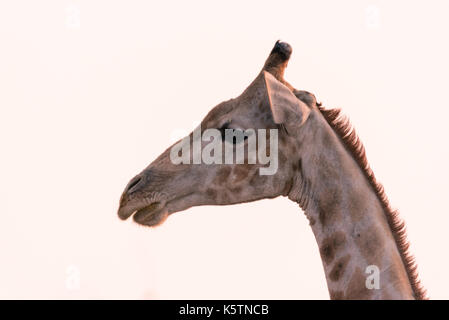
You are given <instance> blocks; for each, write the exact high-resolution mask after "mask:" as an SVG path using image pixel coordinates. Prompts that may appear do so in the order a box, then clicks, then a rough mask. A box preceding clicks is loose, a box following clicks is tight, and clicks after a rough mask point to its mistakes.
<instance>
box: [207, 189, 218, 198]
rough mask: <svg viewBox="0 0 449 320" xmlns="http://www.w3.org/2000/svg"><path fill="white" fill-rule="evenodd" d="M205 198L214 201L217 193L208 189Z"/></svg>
mask: <svg viewBox="0 0 449 320" xmlns="http://www.w3.org/2000/svg"><path fill="white" fill-rule="evenodd" d="M206 196H207V197H208V198H211V199H214V200H215V199H216V198H217V191H216V190H214V189H211V188H209V189H207V190H206Z"/></svg>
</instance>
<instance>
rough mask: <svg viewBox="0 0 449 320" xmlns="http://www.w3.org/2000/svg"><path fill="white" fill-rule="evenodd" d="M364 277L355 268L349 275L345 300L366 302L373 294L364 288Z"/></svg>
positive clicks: (359, 270)
mask: <svg viewBox="0 0 449 320" xmlns="http://www.w3.org/2000/svg"><path fill="white" fill-rule="evenodd" d="M365 283H366V275H365V274H363V273H362V270H361V269H360V268H359V267H357V268H356V269H355V271H354V273H353V274H352V275H351V280H350V281H349V284H348V287H347V289H346V292H345V293H346V294H345V299H348V300H354V299H355V300H368V299H370V298H371V296H372V294H373V292H372V290H369V289H367V288H366V284H365Z"/></svg>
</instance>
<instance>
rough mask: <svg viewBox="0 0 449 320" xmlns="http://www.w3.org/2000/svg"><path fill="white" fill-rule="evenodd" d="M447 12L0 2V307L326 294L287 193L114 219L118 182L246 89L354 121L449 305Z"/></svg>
mask: <svg viewBox="0 0 449 320" xmlns="http://www.w3.org/2000/svg"><path fill="white" fill-rule="evenodd" d="M448 15H449V1H443V0H441V1H437V0H435V1H360V0H353V1H307V2H306V1H291V2H282V1H276V2H274V1H271V2H263V1H254V2H243V1H220V2H212V1H204V2H196V1H180V2H169V1H155V2H149V1H129V0H128V1H124V0H123V1H96V0H89V1H87V0H86V1H75V0H74V1H65V0H57V1H31V0H30V1H12V0H9V1H7V0H5V1H2V2H1V3H0V152H1V157H0V164H1V165H0V207H1V209H0V213H1V223H0V298H44V299H45V298H61V299H72V298H75V299H77V298H99V299H106V298H125V299H127V298H132V299H142V298H145V299H171V298H186V299H190V298H192V299H196V298H206V299H216V298H225V299H226V298H233V299H243V298H245V299H281V298H283V299H315V298H317V299H328V298H329V295H328V292H327V288H326V283H325V278H324V272H323V268H322V265H321V260H320V258H319V253H318V247H317V245H316V243H315V240H314V237H313V234H312V231H311V230H310V227H309V226H308V224H307V221H306V218H305V216H304V214H303V213H302V212H301V211H300V209H299V208H298V206H297V205H296V204H294V203H293V202H290V201H289V200H287V199H286V198H277V199H274V200H264V201H259V202H253V203H247V204H244V205H236V206H229V207H198V208H192V209H189V210H187V211H185V212H182V213H178V214H175V215H173V216H171V217H170V218H169V219H168V220H167V221H166V223H165V224H164V225H162V226H161V227H159V228H156V229H150V228H144V227H140V226H138V225H136V224H135V223H133V222H132V221H127V222H123V221H120V220H119V219H118V217H117V214H116V211H117V207H118V200H119V197H120V194H121V192H122V190H123V189H124V187H125V185H126V183H127V182H128V181H129V179H131V178H132V177H133V176H134V175H135V174H137V173H138V172H140V171H141V170H142V169H143V168H144V167H146V166H147V165H148V164H149V163H150V162H151V161H152V160H154V159H155V158H156V156H158V155H159V154H160V153H161V152H162V151H163V150H165V148H166V147H168V146H169V145H170V144H171V143H172V142H173V139H175V138H178V137H180V136H182V134H183V133H184V132H187V131H190V130H192V129H193V128H194V126H195V125H196V124H197V123H199V121H200V120H201V119H202V118H203V117H204V116H205V115H206V113H207V112H208V111H209V110H210V109H211V108H212V107H214V106H215V105H216V104H218V103H219V102H221V101H223V100H227V99H229V98H232V97H236V96H237V95H238V94H240V93H241V92H242V91H243V90H244V89H245V88H246V86H247V85H248V84H249V83H250V82H251V81H252V80H253V79H254V77H255V76H256V75H257V73H258V72H259V71H260V68H261V67H262V65H263V62H264V61H265V59H266V57H267V55H268V53H269V51H270V50H271V48H272V46H273V44H274V42H275V41H276V40H277V39H282V40H284V41H287V42H289V43H290V44H291V45H292V47H293V55H292V58H291V61H290V63H289V67H288V69H287V71H286V79H287V80H288V81H289V82H291V83H292V84H293V85H294V86H295V87H297V88H300V89H305V90H309V91H311V92H313V93H315V94H316V96H317V97H318V100H321V101H322V102H323V103H324V105H325V106H327V107H341V108H343V109H344V113H345V114H347V115H349V117H350V118H351V120H352V122H353V124H354V125H355V127H356V129H357V130H358V132H359V134H360V137H361V139H362V141H363V142H364V144H365V146H366V148H367V155H368V159H369V161H370V163H371V165H372V167H373V169H374V172H375V173H376V176H377V178H378V179H379V180H380V181H381V182H382V183H383V184H384V186H385V188H386V191H387V194H388V196H389V198H390V201H391V203H392V205H393V206H394V207H396V208H399V209H400V211H401V213H402V217H403V218H404V219H405V221H406V223H407V227H408V234H409V238H410V240H411V244H412V245H411V251H412V253H413V254H414V255H415V256H416V259H417V261H418V263H419V271H420V275H421V279H422V281H423V283H424V285H425V287H426V288H427V289H428V293H429V296H430V297H431V298H435V299H443V298H446V299H448V298H449V277H448V276H447V275H448V272H449V257H448V254H449V253H448V249H447V245H448V243H449V232H448V227H449V214H448V204H447V201H448V198H449V170H448V163H449V147H448V141H447V138H448V137H449V126H448V122H449V102H448V89H449V60H448V57H449V44H448V40H447V39H448V38H449V35H448V33H449V19H448V18H447V17H448Z"/></svg>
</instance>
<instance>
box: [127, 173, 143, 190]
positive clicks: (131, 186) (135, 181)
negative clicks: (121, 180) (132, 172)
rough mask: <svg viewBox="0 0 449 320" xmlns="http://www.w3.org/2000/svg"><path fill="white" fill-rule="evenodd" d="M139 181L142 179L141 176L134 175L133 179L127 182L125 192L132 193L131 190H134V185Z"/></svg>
mask: <svg viewBox="0 0 449 320" xmlns="http://www.w3.org/2000/svg"><path fill="white" fill-rule="evenodd" d="M140 181H142V178H141V177H135V178H133V179H132V180H131V181H130V182H129V184H128V187H127V188H126V190H125V193H128V194H130V193H132V192H133V191H135V189H136V186H137V185H138V184H139V182H140Z"/></svg>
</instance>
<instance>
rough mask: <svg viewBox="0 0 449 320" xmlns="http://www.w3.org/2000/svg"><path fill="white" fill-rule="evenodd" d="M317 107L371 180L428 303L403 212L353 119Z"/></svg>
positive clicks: (414, 282) (410, 275) (413, 281)
mask: <svg viewBox="0 0 449 320" xmlns="http://www.w3.org/2000/svg"><path fill="white" fill-rule="evenodd" d="M317 107H318V110H319V111H320V112H321V114H322V115H323V116H324V119H325V120H326V121H327V123H328V124H329V125H330V127H331V128H332V129H333V130H334V132H335V133H336V134H337V136H338V137H339V138H340V140H341V141H342V143H343V145H344V146H345V148H346V149H347V150H348V151H349V153H350V154H351V155H352V157H353V158H354V160H355V161H356V162H357V164H358V165H359V166H360V168H361V170H362V172H363V173H364V175H365V177H366V178H367V179H368V181H369V184H370V185H371V187H372V189H373V190H374V192H375V193H376V195H377V197H378V199H379V200H380V203H381V205H382V207H383V209H384V212H385V216H386V218H387V221H388V225H389V227H390V229H391V231H392V233H393V237H394V239H395V241H396V245H397V247H398V250H399V253H400V255H401V259H402V262H403V263H404V266H405V269H406V271H407V276H408V279H409V281H410V284H411V287H412V290H413V293H414V295H415V298H416V299H418V300H426V299H428V298H427V294H426V290H425V289H424V287H423V286H422V284H421V281H420V280H419V277H418V266H417V264H416V260H415V257H414V256H413V255H412V254H411V253H410V252H409V246H410V243H409V241H408V239H407V233H406V227H405V222H404V221H403V220H402V219H401V218H400V217H399V211H398V210H396V209H393V208H392V207H391V205H390V202H389V200H388V197H387V195H386V194H385V189H384V187H383V185H382V184H381V183H380V182H378V181H377V179H376V177H375V176H374V172H373V170H372V169H371V167H370V165H369V163H368V160H367V158H366V152H365V147H364V146H363V143H362V141H361V140H360V138H359V136H358V135H357V132H356V131H355V129H354V127H353V125H352V124H351V122H350V121H349V118H348V117H347V116H344V115H342V114H341V110H340V109H326V108H324V107H322V106H321V103H320V104H317Z"/></svg>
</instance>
